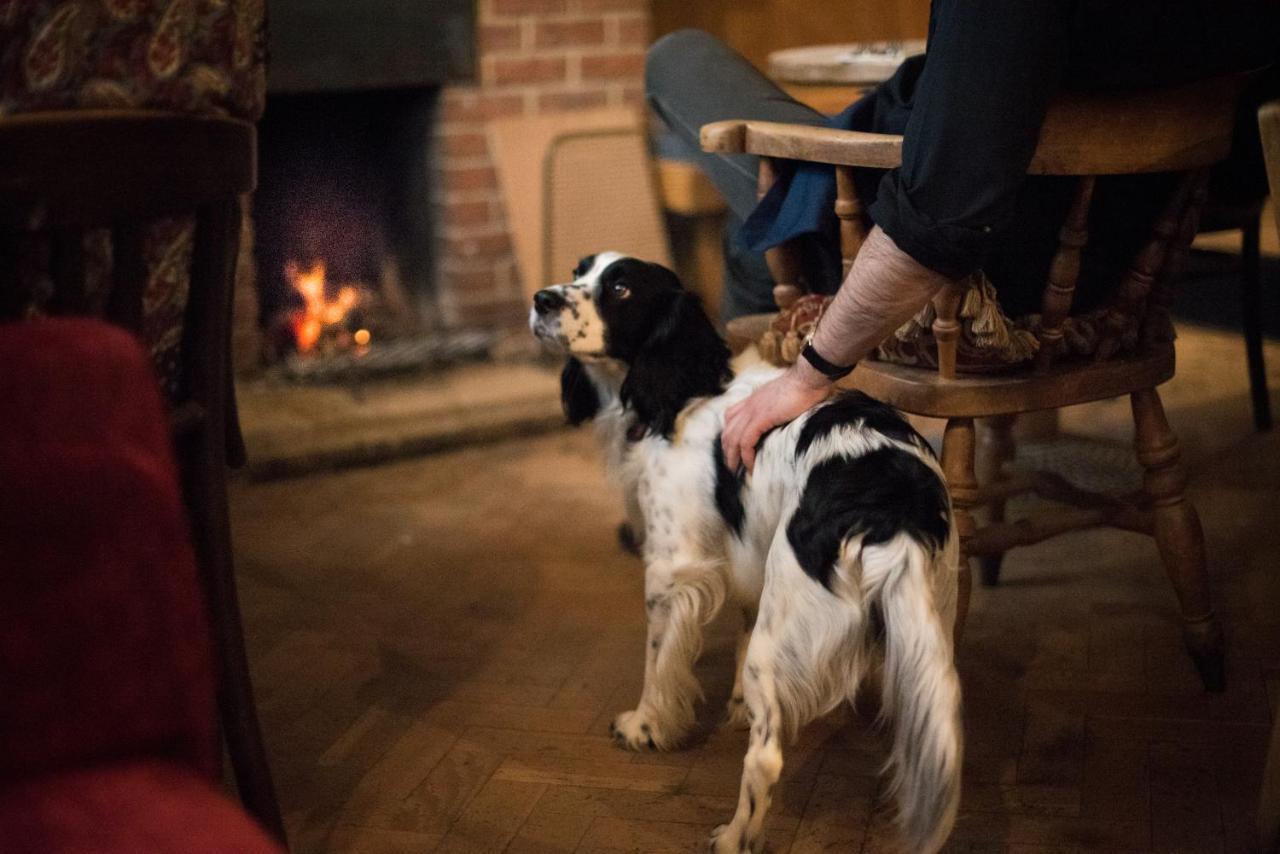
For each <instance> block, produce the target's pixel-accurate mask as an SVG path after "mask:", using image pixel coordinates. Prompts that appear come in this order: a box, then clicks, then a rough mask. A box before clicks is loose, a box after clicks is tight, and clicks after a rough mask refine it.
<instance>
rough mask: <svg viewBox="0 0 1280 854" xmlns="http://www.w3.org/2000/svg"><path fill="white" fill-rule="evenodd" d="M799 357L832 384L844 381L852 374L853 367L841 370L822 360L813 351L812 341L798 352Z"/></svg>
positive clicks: (816, 352) (815, 351)
mask: <svg viewBox="0 0 1280 854" xmlns="http://www.w3.org/2000/svg"><path fill="white" fill-rule="evenodd" d="M800 355H801V356H804V358H805V360H806V361H807V362H808V363H809V364H811V365H813V367H814V369H815V370H817V372H818V373H820V374H822V375H823V376H824V377H826V378H827V379H829V380H831V381H832V382H835V381H836V380H839V379H844V378H845V377H847V376H849V374H851V373H853V365H849V366H848V367H847V368H842V367H840V366H839V365H833V364H831V363H830V362H828V361H827V360H826V359H824V358H822V356H821V355H819V354H818V351H817V350H815V349H813V342H812V341H806V342H805V345H804V349H803V350H801V351H800Z"/></svg>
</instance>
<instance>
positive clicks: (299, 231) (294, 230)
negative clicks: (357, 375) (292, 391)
mask: <svg viewBox="0 0 1280 854" xmlns="http://www.w3.org/2000/svg"><path fill="white" fill-rule="evenodd" d="M437 91H438V90H437V89H435V88H430V89H413V90H393V91H379V92H339V93H317V94H305V95H302V94H300V95H279V96H272V97H271V98H270V99H269V100H268V107H267V110H266V114H265V115H264V117H263V120H262V123H261V125H260V126H259V140H260V146H261V151H260V157H259V163H260V167H259V168H260V173H259V179H258V191H257V194H256V196H255V199H254V221H255V223H256V235H255V250H256V251H255V254H256V259H257V268H258V277H257V278H258V297H259V307H260V315H259V316H260V317H262V318H263V319H264V325H265V329H266V355H267V359H268V361H269V362H270V361H272V360H276V361H278V360H280V359H283V358H285V357H286V356H288V355H290V354H301V355H308V354H316V355H317V356H323V355H332V354H333V353H335V352H345V351H348V350H353V349H356V348H360V347H365V348H368V347H370V345H371V344H374V343H375V342H376V343H377V344H379V345H380V344H383V343H385V342H388V341H393V340H396V339H398V338H402V337H403V336H406V335H414V334H418V333H420V332H422V331H423V330H424V329H430V328H431V327H432V326H433V325H434V317H435V314H436V313H435V308H434V304H435V300H434V296H435V294H434V290H433V276H432V258H431V247H432V234H433V224H432V221H431V220H432V218H431V204H430V198H429V195H428V176H429V171H430V169H429V163H428V156H429V134H430V128H431V122H432V121H433V116H434V112H435V106H436V100H437ZM361 342H363V344H362V343H361Z"/></svg>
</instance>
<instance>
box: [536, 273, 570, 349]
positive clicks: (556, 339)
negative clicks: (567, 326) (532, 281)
mask: <svg viewBox="0 0 1280 854" xmlns="http://www.w3.org/2000/svg"><path fill="white" fill-rule="evenodd" d="M568 304H569V302H568V300H566V299H565V297H564V294H562V293H561V292H560V291H559V289H558V288H543V289H542V290H540V291H538V292H537V293H536V294H534V295H533V308H531V309H529V331H530V332H532V333H533V337H535V338H537V339H538V340H539V341H541V342H542V343H543V345H544V346H547V347H549V348H551V349H552V350H559V349H561V348H563V347H564V346H565V343H566V342H565V340H564V335H563V333H562V331H561V329H560V312H561V311H563V310H564V308H565V306H567V305H568Z"/></svg>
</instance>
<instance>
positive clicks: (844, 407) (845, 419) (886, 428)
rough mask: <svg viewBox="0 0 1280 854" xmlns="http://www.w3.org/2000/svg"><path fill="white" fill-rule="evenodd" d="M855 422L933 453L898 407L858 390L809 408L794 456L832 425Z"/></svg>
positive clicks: (797, 456)
mask: <svg viewBox="0 0 1280 854" xmlns="http://www.w3.org/2000/svg"><path fill="white" fill-rule="evenodd" d="M857 421H861V422H862V423H863V426H864V427H866V429H868V430H874V431H875V432H877V433H881V434H883V435H885V436H887V437H889V438H890V439H893V440H895V441H898V442H903V443H905V444H908V445H915V446H916V447H917V448H920V449H921V450H922V451H927V452H928V453H929V454H930V455H932V454H933V449H932V448H930V447H929V443H928V442H926V441H925V440H924V437H923V436H921V435H920V434H919V433H917V432H916V431H915V429H914V428H912V426H911V425H910V424H908V423H907V421H906V419H905V418H903V417H902V415H900V414H899V413H898V410H896V409H894V408H893V407H892V406H889V405H887V404H884V403H881V402H880V401H878V400H875V399H873V398H870V397H867V395H865V394H863V393H862V392H860V391H851V392H846V393H844V394H841V395H839V396H837V397H833V398H832V399H831V400H830V402H828V403H826V404H825V405H823V406H821V407H819V408H818V409H815V410H814V411H813V414H812V415H810V416H809V420H808V421H806V422H805V423H804V427H802V428H800V437H799V438H798V439H797V440H796V459H799V458H800V457H801V456H802V455H803V454H804V452H805V451H807V450H809V446H810V445H812V444H813V443H814V442H816V441H818V440H819V439H821V438H822V437H823V436H825V435H827V434H828V433H830V432H831V431H832V430H834V429H835V428H837V427H840V426H841V425H844V424H853V423H855V422H857Z"/></svg>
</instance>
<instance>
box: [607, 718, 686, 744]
mask: <svg viewBox="0 0 1280 854" xmlns="http://www.w3.org/2000/svg"><path fill="white" fill-rule="evenodd" d="M609 734H610V735H612V736H613V743H614V744H616V745H618V746H619V747H625V748H626V749H627V750H670V749H672V748H673V747H675V746H676V744H677V743H678V742H679V741H680V737H679V734H675V733H670V732H668V731H667V729H666V728H665V727H663V726H661V725H659V724H658V723H657V721H656V719H654V718H653V716H652V715H647V714H645V713H644V711H642V710H641V709H635V710H634V711H630V712H623V713H622V714H620V715H618V716H617V717H616V718H614V719H613V723H611V724H609Z"/></svg>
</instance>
